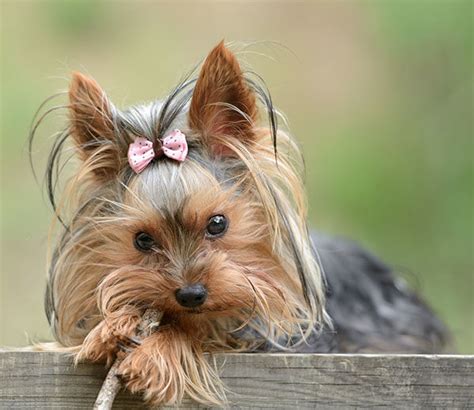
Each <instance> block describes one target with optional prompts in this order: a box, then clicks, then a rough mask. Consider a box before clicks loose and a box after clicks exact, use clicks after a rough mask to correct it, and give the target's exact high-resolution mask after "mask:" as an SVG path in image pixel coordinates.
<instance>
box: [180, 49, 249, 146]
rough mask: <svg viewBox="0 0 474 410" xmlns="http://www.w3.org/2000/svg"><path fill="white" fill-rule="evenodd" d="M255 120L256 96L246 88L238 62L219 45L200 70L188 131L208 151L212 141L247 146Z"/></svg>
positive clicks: (190, 111)
mask: <svg viewBox="0 0 474 410" xmlns="http://www.w3.org/2000/svg"><path fill="white" fill-rule="evenodd" d="M256 117H257V103H256V97H255V93H254V92H253V91H252V90H251V89H250V88H249V86H248V85H247V84H246V81H245V78H244V75H243V73H242V70H241V68H240V65H239V62H238V61H237V58H236V57H235V55H234V54H233V53H232V52H231V51H230V50H229V49H228V48H226V47H225V45H224V42H223V41H221V42H220V43H219V44H218V45H217V46H216V47H215V48H214V49H213V50H212V51H211V52H210V53H209V55H208V56H207V58H206V60H205V62H204V64H203V66H202V68H201V72H200V74H199V77H198V80H197V82H196V86H195V88H194V93H193V98H192V101H191V106H190V110H189V124H190V127H191V128H192V129H193V130H195V131H197V132H199V133H200V134H201V136H202V138H203V140H204V142H205V143H207V144H208V145H210V146H211V147H213V145H215V144H214V142H215V141H213V139H214V138H215V137H234V138H238V139H239V140H240V141H241V142H244V143H247V142H250V141H252V136H253V132H252V128H253V123H254V121H255V119H256ZM217 144H218V143H217ZM213 148H215V147H213Z"/></svg>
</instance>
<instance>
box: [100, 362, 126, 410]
mask: <svg viewBox="0 0 474 410" xmlns="http://www.w3.org/2000/svg"><path fill="white" fill-rule="evenodd" d="M121 361H122V360H121V359H119V358H117V359H115V362H114V364H113V365H112V367H111V368H110V370H109V372H108V373H107V377H106V378H105V380H104V384H102V387H101V389H100V391H99V395H98V396H97V400H96V401H95V403H94V410H109V409H111V408H112V405H113V403H114V400H115V396H117V394H118V392H119V391H120V389H121V388H122V383H121V382H120V379H119V378H118V368H119V365H120V362H121Z"/></svg>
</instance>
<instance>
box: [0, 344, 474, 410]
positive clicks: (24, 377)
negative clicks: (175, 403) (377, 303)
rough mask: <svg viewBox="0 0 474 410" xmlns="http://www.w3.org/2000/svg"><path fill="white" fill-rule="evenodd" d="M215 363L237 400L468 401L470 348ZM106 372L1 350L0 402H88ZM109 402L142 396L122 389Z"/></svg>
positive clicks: (331, 403)
mask: <svg viewBox="0 0 474 410" xmlns="http://www.w3.org/2000/svg"><path fill="white" fill-rule="evenodd" d="M217 363H218V365H219V368H220V369H221V374H222V377H223V379H224V380H225V382H226V384H227V386H228V388H229V389H230V391H231V393H229V400H230V401H231V403H232V407H235V408H285V409H293V408H301V409H306V408H328V407H337V408H354V407H363V408H366V407H389V408H414V407H418V408H433V407H436V408H449V409H453V408H474V356H451V355H450V356H443V355H441V356H425V355H416V356H414V355H327V354H323V355H316V354H310V355H299V354H285V355H283V354H229V355H222V356H219V357H218V359H217ZM105 375H106V370H105V369H104V368H103V367H102V366H99V365H91V364H84V365H79V366H78V367H77V368H75V367H74V365H73V363H72V360H71V358H70V357H68V356H67V355H64V354H60V353H50V352H20V351H0V409H4V408H7V409H10V408H21V409H25V408H48V409H50V408H67V409H79V408H85V409H90V408H92V405H93V403H94V400H95V398H96V396H97V393H98V391H99V389H100V387H101V384H102V381H103V379H104V377H105ZM198 407H199V406H197V405H195V404H193V403H191V402H186V403H184V405H183V406H181V408H198ZM114 408H117V409H123V408H127V409H129V408H142V403H141V400H140V397H138V396H131V395H130V394H128V393H123V392H122V393H120V394H119V396H118V397H117V400H116V402H115V406H114Z"/></svg>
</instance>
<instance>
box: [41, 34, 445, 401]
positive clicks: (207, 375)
mask: <svg viewBox="0 0 474 410" xmlns="http://www.w3.org/2000/svg"><path fill="white" fill-rule="evenodd" d="M67 110H68V113H69V123H68V126H67V128H66V129H65V130H64V131H63V132H62V133H59V134H58V137H57V139H56V142H55V144H54V146H53V148H52V151H51V154H50V157H49V162H48V169H47V173H46V181H47V186H48V193H49V198H50V200H51V203H52V205H53V208H54V209H55V213H56V216H57V218H58V219H59V221H60V222H61V225H58V226H60V235H59V239H58V241H57V244H56V246H55V250H54V252H53V253H52V256H51V261H50V268H49V278H48V284H47V291H46V301H45V305H46V313H47V316H48V319H49V323H50V325H51V327H52V329H53V332H54V335H55V337H56V339H57V341H58V342H59V343H60V344H61V345H62V346H64V347H74V348H75V351H76V352H77V359H78V360H90V361H94V362H95V361H98V362H108V363H109V364H110V363H112V362H113V361H114V360H115V358H116V356H117V355H119V354H122V355H123V360H122V361H121V362H120V367H119V374H120V376H121V378H122V380H123V383H124V384H125V385H126V386H127V387H128V388H129V389H130V390H131V391H132V392H140V393H143V395H144V398H145V399H146V400H147V401H148V402H149V403H151V404H152V405H157V404H176V403H179V402H180V401H181V400H182V398H183V397H184V396H189V397H191V398H193V399H195V400H197V401H199V402H201V403H222V402H224V401H225V396H224V388H223V386H222V384H221V382H220V381H219V374H218V371H217V370H216V369H215V367H214V366H213V365H212V364H211V363H212V361H210V360H209V358H210V356H212V353H216V352H225V351H232V352H237V351H281V352H410V353H416V352H420V353H421V352H426V353H431V352H437V351H440V350H441V349H442V348H443V346H444V345H445V342H446V340H447V332H446V330H445V328H444V326H443V324H442V323H441V322H440V321H439V320H438V319H437V318H436V317H435V315H434V314H433V313H432V312H431V310H430V309H429V308H428V307H427V306H426V305H425V304H424V303H423V302H422V301H421V300H420V299H419V298H418V297H417V296H416V294H415V293H413V292H412V291H410V290H408V289H407V288H406V287H405V285H404V284H403V282H401V281H400V279H398V278H397V277H396V276H395V275H394V273H393V272H392V270H391V269H390V268H389V267H387V266H386V265H384V264H383V263H382V262H380V261H379V260H377V259H376V258H375V257H374V256H372V255H371V254H369V253H367V252H366V251H364V250H362V249H361V248H359V247H358V246H357V245H355V244H353V243H352V242H349V241H345V240H341V239H335V238H330V237H327V236H324V235H321V234H310V232H309V230H308V226H307V221H306V218H307V215H306V207H305V201H306V198H305V193H304V187H303V184H302V178H301V174H302V171H303V169H302V165H301V164H302V163H303V161H302V158H301V152H300V150H299V148H298V146H297V144H296V143H295V141H294V140H293V139H292V137H291V136H290V135H289V133H287V132H283V131H282V130H279V129H278V125H277V114H276V110H275V109H274V107H273V105H272V100H271V97H270V95H269V93H268V91H267V89H266V87H265V85H264V83H263V82H262V80H261V79H260V77H258V76H257V75H255V74H254V73H252V72H247V71H243V70H242V68H241V66H240V65H239V62H238V61H237V58H236V56H235V55H234V54H233V53H232V52H231V51H230V50H229V49H228V48H226V46H225V45H224V43H222V42H221V43H220V44H219V45H217V46H216V47H215V48H214V49H213V50H212V51H211V52H210V54H209V55H208V56H207V58H206V59H205V61H204V63H203V64H202V67H201V69H200V72H199V74H198V75H197V76H196V77H194V76H193V75H190V76H188V77H187V78H186V79H185V80H184V81H183V82H181V83H180V84H179V85H178V86H177V87H176V88H175V89H174V90H173V91H172V92H171V93H170V95H169V96H167V97H166V98H165V99H163V100H157V101H154V102H152V103H150V104H146V105H138V106H133V107H131V108H128V109H126V110H121V109H119V108H117V107H116V106H115V105H113V104H112V102H111V101H110V100H109V99H108V98H107V96H106V94H105V93H104V91H102V89H101V88H100V87H99V85H98V84H97V83H96V82H95V81H94V80H92V79H90V78H88V77H86V76H84V75H82V74H79V73H74V74H73V77H72V81H71V85H70V89H69V104H68V105H67ZM263 114H264V115H263ZM263 116H265V117H268V121H266V120H265V121H264V118H262V117H263ZM265 124H267V125H265ZM36 128H37V127H35V128H34V130H33V134H34V132H35V131H36ZM65 147H68V149H69V151H68V152H71V154H72V155H73V156H74V157H75V158H77V159H78V161H77V164H76V165H77V166H76V167H74V168H73V171H72V172H71V173H70V174H69V178H68V182H67V185H66V186H65V187H64V189H63V190H62V192H61V197H60V199H59V200H58V199H57V196H56V191H57V189H56V187H57V181H58V175H59V174H60V173H61V172H62V170H63V169H64V165H65V162H64V161H62V159H61V153H62V152H64V151H65ZM68 163H69V162H68V161H66V164H68ZM66 169H69V167H66ZM147 309H155V310H157V311H159V312H161V313H162V320H161V322H160V325H159V327H158V328H157V329H156V331H155V332H153V333H152V334H151V335H150V336H148V337H146V338H139V337H138V328H139V325H140V321H141V318H142V316H143V314H144V312H145V311H146V310H147Z"/></svg>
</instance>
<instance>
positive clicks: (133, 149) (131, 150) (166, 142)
mask: <svg viewBox="0 0 474 410" xmlns="http://www.w3.org/2000/svg"><path fill="white" fill-rule="evenodd" d="M160 142H161V148H160V149H158V150H156V151H155V149H154V147H153V142H151V141H150V140H148V139H146V138H143V137H137V138H135V141H134V142H132V143H131V144H130V145H129V147H128V163H129V164H130V167H131V168H132V169H133V170H134V171H135V172H136V173H137V174H139V173H140V172H142V171H143V170H144V169H145V168H146V167H147V165H148V164H149V163H150V162H151V161H153V159H155V158H159V157H161V156H162V155H165V156H167V157H168V158H171V159H173V160H175V161H179V162H183V161H184V160H185V159H186V156H187V155H188V143H187V142H186V136H185V135H184V134H183V133H182V132H181V131H180V130H178V129H176V130H173V131H171V132H170V133H169V134H168V135H167V136H166V137H164V138H163V139H162V140H160Z"/></svg>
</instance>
